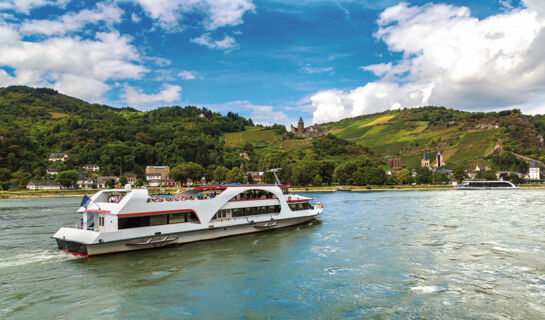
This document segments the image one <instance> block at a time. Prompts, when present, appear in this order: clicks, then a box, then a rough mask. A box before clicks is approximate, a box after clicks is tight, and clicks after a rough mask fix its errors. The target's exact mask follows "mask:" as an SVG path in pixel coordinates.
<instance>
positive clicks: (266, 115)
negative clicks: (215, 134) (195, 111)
mask: <svg viewBox="0 0 545 320" xmlns="http://www.w3.org/2000/svg"><path fill="white" fill-rule="evenodd" d="M210 108H211V109H213V110H216V111H218V112H228V111H234V112H238V113H241V114H244V115H245V116H247V117H249V118H251V119H252V120H253V121H254V123H256V124H263V125H271V124H274V123H281V124H287V123H289V122H290V120H293V119H289V117H288V116H287V115H286V114H285V113H284V112H283V111H279V110H278V108H275V107H274V106H268V105H256V104H253V103H251V102H250V101H248V100H236V101H230V102H225V103H222V104H216V105H214V106H211V107H210Z"/></svg>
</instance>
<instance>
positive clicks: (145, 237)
mask: <svg viewBox="0 0 545 320" xmlns="http://www.w3.org/2000/svg"><path fill="white" fill-rule="evenodd" d="M288 188H289V186H288V185H217V186H198V187H194V188H191V189H188V190H186V191H184V192H182V193H179V194H177V195H174V196H154V195H150V194H148V190H146V189H130V187H127V188H126V189H112V190H102V191H99V192H97V193H96V194H94V195H93V196H92V197H91V198H90V199H89V200H88V201H86V202H87V203H83V202H82V207H80V208H79V210H78V212H79V213H81V214H82V219H81V221H80V225H79V226H76V227H62V228H60V229H59V230H58V231H57V232H56V233H55V235H53V238H54V239H56V241H57V244H58V247H59V249H60V250H63V251H66V252H70V253H73V254H77V255H82V256H90V255H97V254H106V253H112V252H120V251H130V250H138V249H148V248H156V247H162V246H167V245H176V244H181V243H186V242H192V241H199V240H208V239H214V238H221V237H227V236H233V235H239V234H246V233H252V232H259V231H264V230H271V229H277V228H282V227H287V226H292V225H296V224H299V223H303V222H306V221H309V220H312V219H314V218H315V217H316V216H318V215H319V214H321V213H322V211H323V208H322V206H321V204H318V205H313V204H312V203H311V202H312V201H313V200H314V199H312V198H308V197H303V196H299V195H294V194H290V193H289V189H288Z"/></svg>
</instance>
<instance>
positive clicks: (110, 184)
mask: <svg viewBox="0 0 545 320" xmlns="http://www.w3.org/2000/svg"><path fill="white" fill-rule="evenodd" d="M59 174H60V173H59ZM105 185H106V188H108V189H113V188H114V187H115V180H114V179H108V180H107V181H106V183H105Z"/></svg>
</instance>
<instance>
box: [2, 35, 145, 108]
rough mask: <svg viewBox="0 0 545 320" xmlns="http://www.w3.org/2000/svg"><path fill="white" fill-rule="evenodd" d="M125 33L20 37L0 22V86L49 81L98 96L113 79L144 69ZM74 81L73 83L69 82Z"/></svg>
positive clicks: (63, 88)
mask: <svg viewBox="0 0 545 320" xmlns="http://www.w3.org/2000/svg"><path fill="white" fill-rule="evenodd" d="M130 42H131V39H130V38H129V37H125V36H121V35H119V33H117V32H110V33H97V34H96V35H95V39H94V40H91V39H87V40H83V39H80V38H77V37H74V38H70V37H53V38H48V39H46V40H43V41H36V42H33V41H24V40H22V37H21V35H20V34H19V33H18V32H17V31H16V30H14V29H13V28H12V27H9V26H5V25H4V26H0V66H4V67H10V68H13V69H14V72H13V73H14V75H13V76H10V75H9V74H7V73H3V74H2V75H1V76H0V86H6V85H13V84H21V85H30V86H37V85H40V86H48V87H54V88H56V89H58V90H59V91H61V92H65V93H69V94H75V95H77V96H78V97H81V98H86V99H99V98H100V97H101V95H102V94H103V93H104V92H105V91H106V90H108V88H109V86H108V85H107V84H106V83H105V82H106V81H108V80H116V79H139V78H140V77H141V76H142V75H143V74H144V73H145V72H147V71H148V70H147V69H146V68H145V67H143V66H142V65H140V64H139V62H140V60H141V57H140V55H139V52H138V50H137V49H136V48H135V47H133V46H132V45H131V44H130ZM75 81H78V82H79V83H74V82H75Z"/></svg>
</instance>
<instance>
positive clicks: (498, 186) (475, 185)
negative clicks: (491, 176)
mask: <svg viewBox="0 0 545 320" xmlns="http://www.w3.org/2000/svg"><path fill="white" fill-rule="evenodd" d="M456 189H458V190H505V189H518V187H517V186H516V185H515V184H513V183H512V182H509V181H501V180H496V181H488V180H466V181H463V182H462V183H461V184H460V185H459V186H457V187H456Z"/></svg>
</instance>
